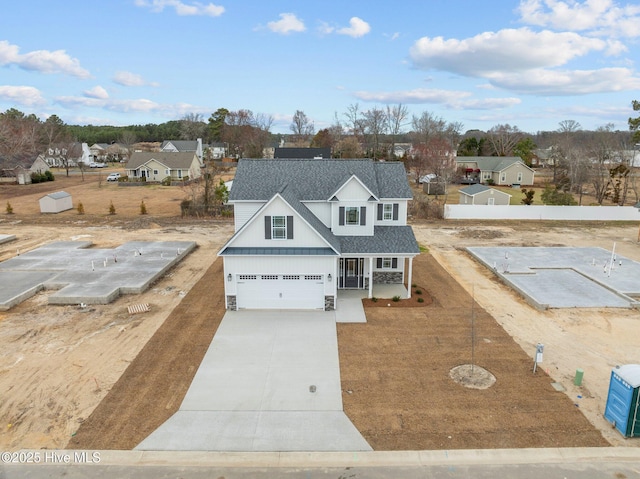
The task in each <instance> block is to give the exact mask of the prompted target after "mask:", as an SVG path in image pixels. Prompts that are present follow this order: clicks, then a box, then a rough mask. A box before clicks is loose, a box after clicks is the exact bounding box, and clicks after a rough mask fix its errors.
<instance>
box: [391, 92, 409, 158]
mask: <svg viewBox="0 0 640 479" xmlns="http://www.w3.org/2000/svg"><path fill="white" fill-rule="evenodd" d="M408 117H409V109H408V108H407V107H406V105H403V104H402V103H398V104H397V105H394V106H389V105H387V123H388V125H389V134H390V135H391V155H393V156H395V150H396V140H397V139H398V136H400V135H401V134H402V133H403V129H404V127H405V126H406V124H407V118H408Z"/></svg>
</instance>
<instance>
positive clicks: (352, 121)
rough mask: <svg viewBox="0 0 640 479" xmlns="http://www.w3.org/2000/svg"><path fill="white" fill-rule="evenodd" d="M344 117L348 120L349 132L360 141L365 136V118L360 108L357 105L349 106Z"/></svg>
mask: <svg viewBox="0 0 640 479" xmlns="http://www.w3.org/2000/svg"><path fill="white" fill-rule="evenodd" d="M344 116H345V117H346V118H347V125H346V127H347V130H348V131H350V132H351V134H352V135H353V136H354V137H355V138H356V140H358V141H360V138H362V137H363V136H364V118H363V116H362V115H361V113H360V106H359V105H358V104H357V103H353V104H351V105H349V106H348V107H347V111H346V113H345V114H344Z"/></svg>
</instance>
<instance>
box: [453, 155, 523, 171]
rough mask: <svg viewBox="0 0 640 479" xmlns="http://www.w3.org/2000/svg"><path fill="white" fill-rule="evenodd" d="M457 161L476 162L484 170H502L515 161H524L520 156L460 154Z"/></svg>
mask: <svg viewBox="0 0 640 479" xmlns="http://www.w3.org/2000/svg"><path fill="white" fill-rule="evenodd" d="M456 163H476V164H477V165H478V169H480V170H482V171H496V172H498V171H502V170H504V169H505V168H508V167H509V166H511V165H513V164H514V163H522V164H524V161H522V158H520V157H519V156H459V157H458V158H456Z"/></svg>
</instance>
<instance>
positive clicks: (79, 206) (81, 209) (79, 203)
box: [76, 201, 84, 215]
mask: <svg viewBox="0 0 640 479" xmlns="http://www.w3.org/2000/svg"><path fill="white" fill-rule="evenodd" d="M76 209H77V210H78V214H79V215H83V214H84V205H83V204H82V201H80V202H78V207H77V208H76Z"/></svg>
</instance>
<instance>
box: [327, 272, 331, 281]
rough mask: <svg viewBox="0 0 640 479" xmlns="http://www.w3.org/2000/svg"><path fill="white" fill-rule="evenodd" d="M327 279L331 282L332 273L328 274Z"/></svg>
mask: <svg viewBox="0 0 640 479" xmlns="http://www.w3.org/2000/svg"><path fill="white" fill-rule="evenodd" d="M327 281H329V283H331V273H329V274H328V275H327Z"/></svg>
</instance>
